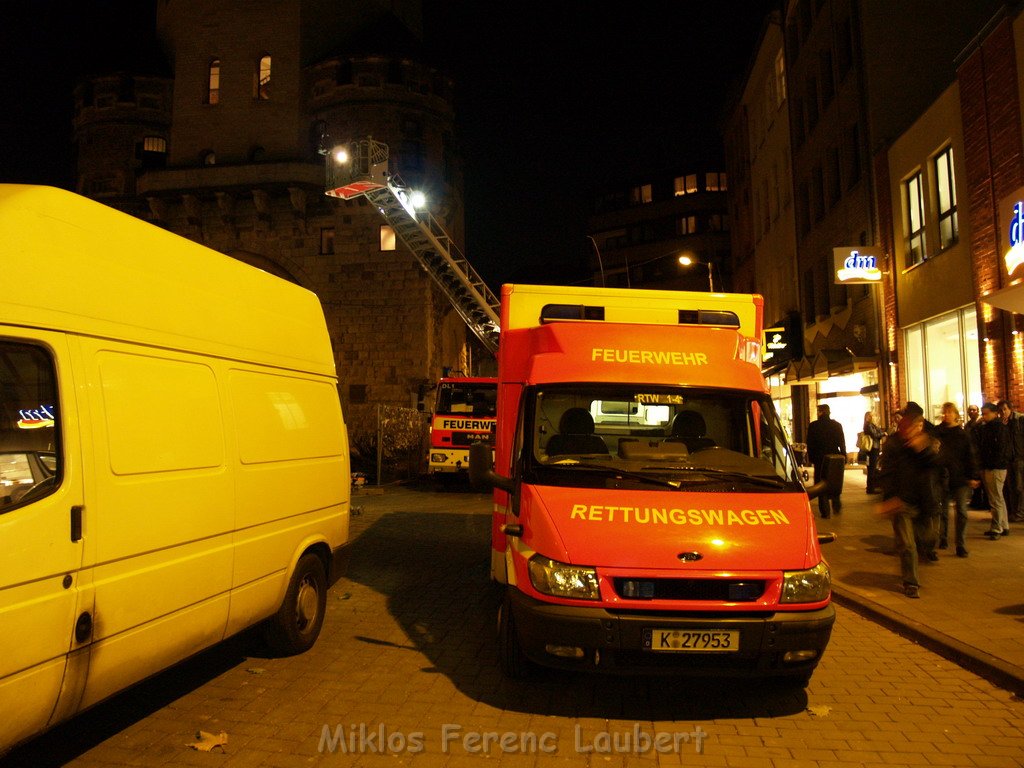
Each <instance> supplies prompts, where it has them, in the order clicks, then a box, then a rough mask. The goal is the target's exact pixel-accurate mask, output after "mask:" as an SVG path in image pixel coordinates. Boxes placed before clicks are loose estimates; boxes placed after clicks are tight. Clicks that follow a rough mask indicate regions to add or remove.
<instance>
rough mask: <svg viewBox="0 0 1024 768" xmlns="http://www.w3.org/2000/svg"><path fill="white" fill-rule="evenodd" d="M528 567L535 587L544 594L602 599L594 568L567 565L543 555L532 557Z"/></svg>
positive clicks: (582, 598)
mask: <svg viewBox="0 0 1024 768" xmlns="http://www.w3.org/2000/svg"><path fill="white" fill-rule="evenodd" d="M528 567H529V571H530V582H531V583H532V584H533V588H534V589H536V590H537V591H538V592H540V593H542V594H545V595H551V596H552V597H570V598H573V599H575V600H600V599H601V590H600V588H599V587H598V584H597V571H596V570H595V569H594V568H586V567H583V566H579V565H567V564H565V563H560V562H558V561H557V560H552V559H551V558H549V557H542V556H541V555H534V556H533V557H532V558H530V562H529V566H528Z"/></svg>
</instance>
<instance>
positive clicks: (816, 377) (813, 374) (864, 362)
mask: <svg viewBox="0 0 1024 768" xmlns="http://www.w3.org/2000/svg"><path fill="white" fill-rule="evenodd" d="M877 367H878V358H877V357H874V356H871V357H858V356H856V355H854V354H853V352H851V351H850V350H848V349H823V350H821V351H820V352H818V353H817V354H816V355H815V356H814V357H813V358H808V357H804V358H801V359H800V360H794V361H792V362H791V363H790V364H789V367H788V368H787V369H786V382H787V383H790V384H791V383H794V382H800V383H803V382H810V381H825V380H826V379H828V378H830V377H832V376H846V375H847V374H850V373H858V372H860V371H869V370H872V369H874V368H877Z"/></svg>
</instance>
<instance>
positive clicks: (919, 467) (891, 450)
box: [879, 409, 939, 597]
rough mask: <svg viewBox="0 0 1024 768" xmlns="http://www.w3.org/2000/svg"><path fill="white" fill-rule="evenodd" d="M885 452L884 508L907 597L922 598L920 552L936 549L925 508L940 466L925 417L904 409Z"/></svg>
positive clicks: (883, 465) (883, 464)
mask: <svg viewBox="0 0 1024 768" xmlns="http://www.w3.org/2000/svg"><path fill="white" fill-rule="evenodd" d="M885 451H886V453H885V461H884V462H882V470H881V476H880V478H879V479H880V480H881V483H882V498H883V499H884V500H885V501H883V505H884V506H886V507H887V508H888V509H889V510H890V514H891V515H892V532H893V536H894V538H895V540H896V553H897V555H898V556H899V560H900V576H901V578H902V579H903V594H905V595H906V596H907V597H918V596H919V595H918V592H919V590H920V587H921V583H920V581H918V573H917V563H918V552H919V551H924V552H931V551H933V550H934V547H935V541H934V537H935V526H934V525H933V524H932V520H931V518H929V516H928V514H927V512H926V510H925V509H924V507H925V505H927V504H930V503H931V494H932V490H931V488H930V487H929V486H930V484H931V481H930V479H929V477H928V476H929V475H930V474H931V472H932V470H933V469H934V468H935V467H936V466H938V461H939V458H938V446H937V441H936V440H935V439H934V438H932V437H930V436H929V435H928V433H927V431H926V430H925V428H924V417H922V416H921V415H920V414H918V413H914V414H912V415H907V413H906V409H904V415H903V416H902V417H901V418H900V420H899V422H898V426H897V429H896V434H894V435H893V436H892V437H890V438H889V440H888V441H887V442H886V449H885Z"/></svg>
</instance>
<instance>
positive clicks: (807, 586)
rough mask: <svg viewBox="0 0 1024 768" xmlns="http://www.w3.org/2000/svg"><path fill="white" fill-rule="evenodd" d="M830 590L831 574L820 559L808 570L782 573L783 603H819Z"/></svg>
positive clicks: (826, 596)
mask: <svg viewBox="0 0 1024 768" xmlns="http://www.w3.org/2000/svg"><path fill="white" fill-rule="evenodd" d="M831 591H832V576H831V574H830V573H829V571H828V566H827V565H825V561H824V560H822V561H821V562H820V563H818V564H817V565H816V566H814V567H813V568H811V569H810V570H809V571H784V572H783V574H782V600H781V602H783V603H820V602H821V601H822V600H827V599H828V596H829V594H830V593H831Z"/></svg>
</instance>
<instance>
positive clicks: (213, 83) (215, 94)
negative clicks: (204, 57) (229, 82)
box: [206, 59, 220, 104]
mask: <svg viewBox="0 0 1024 768" xmlns="http://www.w3.org/2000/svg"><path fill="white" fill-rule="evenodd" d="M206 103H207V104H219V103H220V59H214V60H213V61H211V62H210V64H209V66H208V67H207V72H206Z"/></svg>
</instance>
